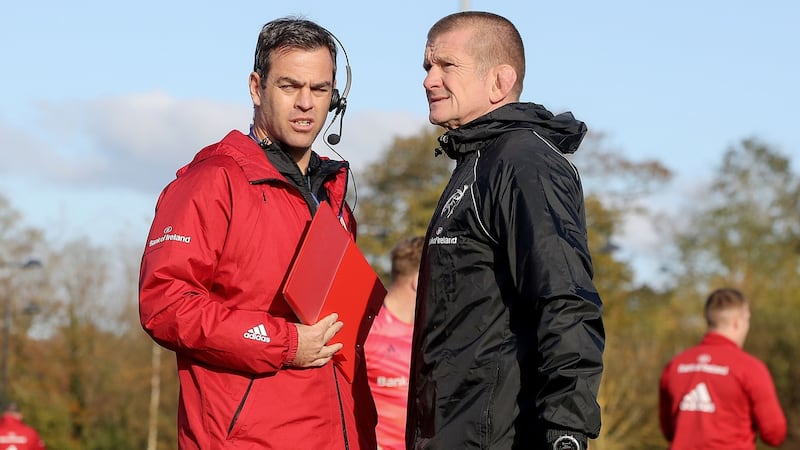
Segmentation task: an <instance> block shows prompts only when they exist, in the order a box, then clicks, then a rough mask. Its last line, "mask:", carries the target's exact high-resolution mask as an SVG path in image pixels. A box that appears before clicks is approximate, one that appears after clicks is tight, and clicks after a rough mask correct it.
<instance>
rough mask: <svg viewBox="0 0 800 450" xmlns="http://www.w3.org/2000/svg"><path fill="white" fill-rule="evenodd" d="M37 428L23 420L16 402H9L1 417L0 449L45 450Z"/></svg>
mask: <svg viewBox="0 0 800 450" xmlns="http://www.w3.org/2000/svg"><path fill="white" fill-rule="evenodd" d="M44 449H45V446H44V441H42V438H40V437H39V433H37V432H36V430H35V429H34V428H33V427H31V426H29V425H27V424H25V422H23V421H22V413H21V412H20V411H19V408H18V407H17V404H16V403H9V404H8V406H6V410H5V412H4V413H3V416H2V418H0V450H44Z"/></svg>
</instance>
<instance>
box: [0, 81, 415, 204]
mask: <svg viewBox="0 0 800 450" xmlns="http://www.w3.org/2000/svg"><path fill="white" fill-rule="evenodd" d="M251 114H252V112H251V108H250V106H249V105H241V104H231V103H221V102H214V101H211V100H197V99H188V100H187V99H178V98H174V97H171V96H169V95H167V94H164V93H162V92H148V93H141V94H130V95H124V96H119V97H107V98H101V99H96V100H91V101H81V102H74V103H63V104H47V105H43V106H41V107H40V109H39V115H40V117H38V118H37V120H38V122H40V124H39V126H37V127H35V130H36V131H35V132H34V131H25V130H19V129H14V128H11V127H8V126H5V127H3V126H2V124H1V123H0V145H2V146H3V147H4V148H7V149H15V151H13V152H9V158H8V162H7V164H6V167H7V169H8V170H9V171H10V173H16V174H22V175H24V176H26V177H27V176H30V177H34V178H37V179H39V180H46V181H47V182H50V183H53V184H55V185H58V186H62V187H63V186H73V187H83V188H103V189H109V188H115V187H116V188H125V189H131V190H134V191H139V192H144V193H150V194H154V193H157V192H158V191H160V189H161V188H162V187H163V186H164V185H166V183H168V182H169V181H170V180H171V179H172V178H173V177H174V174H175V171H176V170H177V169H178V168H179V167H181V166H182V165H184V164H186V163H187V162H189V161H190V160H191V158H192V157H193V156H194V154H195V153H196V152H197V151H198V150H200V149H201V148H202V147H204V146H206V145H208V144H211V143H213V142H216V141H217V140H219V139H220V138H222V137H223V136H224V135H225V134H227V132H228V131H230V130H232V129H238V130H242V131H245V132H246V131H247V128H248V126H249V125H250V122H251ZM426 123H427V122H426V120H425V119H424V118H420V117H414V116H412V115H411V114H408V113H402V112H381V111H360V112H355V113H348V114H346V115H345V117H344V123H343V129H342V132H341V136H342V138H341V142H340V143H339V144H338V145H336V146H334V147H333V149H334V150H335V151H336V152H339V153H340V154H341V155H342V157H344V158H345V159H347V160H348V161H350V162H351V164H352V166H353V168H354V170H358V169H359V168H363V167H364V166H365V165H366V164H367V163H368V162H369V161H372V160H374V159H375V158H378V157H379V156H380V155H381V153H382V152H384V151H385V149H386V147H387V146H388V145H389V144H390V143H391V140H392V139H393V138H394V137H396V136H405V135H409V134H413V133H416V132H419V131H420V130H421V128H422V127H423V126H424V125H425V124H426ZM330 132H334V133H339V121H338V119H337V121H335V122H334V123H333V125H332V126H331V127H330V129H329V130H328V132H327V133H325V135H326V136H327V134H329V133H330ZM322 136H323V135H320V138H319V139H318V140H317V142H316V143H315V147H314V148H315V149H316V150H317V151H318V152H319V153H321V154H324V155H326V156H330V157H336V158H338V157H337V156H335V153H334V152H333V151H331V150H330V149H329V148H328V146H326V145H324V143H323V142H322V141H323V137H322Z"/></svg>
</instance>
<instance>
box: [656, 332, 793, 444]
mask: <svg viewBox="0 0 800 450" xmlns="http://www.w3.org/2000/svg"><path fill="white" fill-rule="evenodd" d="M659 400H660V401H659V418H660V422H661V431H662V432H663V433H664V437H666V438H667V440H668V441H670V442H671V445H670V449H672V450H690V449H698V450H699V449H703V450H711V449H720V450H722V449H724V450H753V449H755V448H756V444H755V442H756V433H758V434H759V435H760V436H761V439H762V440H763V441H764V442H765V443H767V444H768V445H771V446H778V445H780V444H781V443H782V442H783V440H784V439H785V438H786V418H785V417H784V415H783V410H782V409H781V405H780V403H779V402H778V396H777V394H776V393H775V386H774V384H773V382H772V377H771V376H770V374H769V370H768V369H767V366H766V365H764V363H762V362H761V361H759V360H758V359H757V358H755V357H753V356H752V355H749V354H747V353H746V352H745V351H744V350H742V349H741V348H739V346H738V345H736V343H735V342H733V341H731V340H730V339H728V338H726V337H724V336H722V335H720V334H717V333H713V332H712V333H708V334H706V336H705V337H704V338H703V340H702V342H700V344H699V345H697V346H695V347H692V348H690V349H688V350H686V351H684V352H683V353H680V354H679V355H678V356H676V357H675V358H673V359H672V361H670V362H669V364H667V366H666V367H665V368H664V371H663V373H662V375H661V384H660V397H659Z"/></svg>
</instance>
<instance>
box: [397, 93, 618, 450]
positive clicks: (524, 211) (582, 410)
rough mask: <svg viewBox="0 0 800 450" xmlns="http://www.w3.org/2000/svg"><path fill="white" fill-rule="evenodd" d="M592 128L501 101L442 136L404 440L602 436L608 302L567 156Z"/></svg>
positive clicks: (508, 444)
mask: <svg viewBox="0 0 800 450" xmlns="http://www.w3.org/2000/svg"><path fill="white" fill-rule="evenodd" d="M585 133H586V126H585V125H584V124H583V122H579V121H577V120H575V119H574V118H573V117H572V114H570V113H565V114H561V115H558V116H555V117H554V116H553V114H551V113H550V112H549V111H547V110H546V109H544V108H543V107H542V106H540V105H536V104H532V103H514V104H510V105H506V106H503V107H501V108H499V109H497V110H495V111H493V112H491V113H489V114H487V115H485V116H483V117H480V118H478V119H476V120H474V121H472V122H470V123H468V124H466V125H464V126H462V127H460V128H458V129H456V130H451V131H449V132H447V133H446V134H444V135H443V136H441V137H440V138H439V142H440V143H441V145H442V150H443V151H444V152H445V153H447V155H448V156H449V157H451V158H453V159H455V160H456V167H455V169H454V171H453V174H452V176H451V178H450V181H449V183H448V186H447V188H446V189H445V191H444V193H443V194H442V197H441V199H440V200H439V205H438V206H437V208H436V211H435V213H434V216H433V218H432V220H431V223H430V226H429V228H428V232H427V245H426V248H425V251H424V253H423V258H422V267H421V270H420V279H419V289H418V293H417V305H418V306H417V315H416V323H415V332H414V344H413V347H412V348H413V354H412V367H411V385H410V390H409V410H408V424H407V440H408V447H409V448H417V449H448V450H450V449H468V448H470V449H471V448H481V449H511V448H519V449H523V448H524V449H540V448H545V447H544V442H545V440H544V439H545V438H544V435H545V433H546V432H547V431H548V430H554V429H557V430H570V431H575V432H578V433H582V434H584V435H586V436H589V437H593V438H594V437H597V435H598V433H599V431H600V407H599V406H598V404H597V389H598V386H599V384H600V377H601V373H602V370H603V361H602V355H603V348H604V345H605V332H604V329H603V322H602V301H601V299H600V296H599V295H598V293H597V290H596V289H595V287H594V284H593V283H592V263H591V257H590V255H589V249H588V246H587V238H586V219H585V212H584V200H583V191H582V188H581V182H580V178H579V176H578V172H577V170H576V169H575V167H574V166H573V165H572V164H571V163H570V162H569V161H568V160H567V159H566V158H565V156H564V153H572V152H574V151H576V150H577V148H578V146H579V145H580V142H581V140H582V139H583V136H584V134H585Z"/></svg>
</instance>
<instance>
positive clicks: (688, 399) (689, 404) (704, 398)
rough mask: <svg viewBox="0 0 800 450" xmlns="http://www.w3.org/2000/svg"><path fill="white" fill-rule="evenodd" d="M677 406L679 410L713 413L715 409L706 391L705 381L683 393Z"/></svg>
mask: <svg viewBox="0 0 800 450" xmlns="http://www.w3.org/2000/svg"><path fill="white" fill-rule="evenodd" d="M679 408H680V410H681V411H699V412H704V413H713V412H714V411H715V410H716V409H717V407H716V406H715V405H714V402H713V401H712V400H711V395H710V394H709V393H708V387H707V386H706V384H705V383H700V384H698V385H697V386H695V387H694V389H692V390H691V391H689V393H688V394H686V395H684V396H683V398H682V399H681V404H680V407H679Z"/></svg>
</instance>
